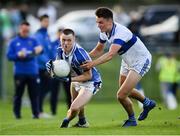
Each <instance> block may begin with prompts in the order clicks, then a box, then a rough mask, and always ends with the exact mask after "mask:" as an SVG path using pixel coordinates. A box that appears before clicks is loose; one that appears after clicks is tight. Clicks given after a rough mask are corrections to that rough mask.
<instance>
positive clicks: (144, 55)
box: [120, 38, 152, 77]
mask: <svg viewBox="0 0 180 136" xmlns="http://www.w3.org/2000/svg"><path fill="white" fill-rule="evenodd" d="M151 61H152V56H151V54H150V52H149V51H148V50H147V48H146V47H145V45H144V44H143V43H142V41H141V40H140V39H139V38H137V42H136V43H135V44H134V45H133V46H132V47H131V48H130V49H129V50H128V51H127V52H126V53H124V54H123V55H122V62H121V70H120V74H121V75H124V76H127V74H128V73H129V70H134V71H136V72H137V73H138V74H139V75H140V76H141V77H143V76H144V75H145V74H146V73H147V72H148V71H149V69H150V67H151Z"/></svg>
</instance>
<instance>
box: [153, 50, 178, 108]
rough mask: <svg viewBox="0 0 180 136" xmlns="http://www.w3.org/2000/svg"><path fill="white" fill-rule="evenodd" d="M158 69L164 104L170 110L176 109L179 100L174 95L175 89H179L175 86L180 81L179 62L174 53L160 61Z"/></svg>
mask: <svg viewBox="0 0 180 136" xmlns="http://www.w3.org/2000/svg"><path fill="white" fill-rule="evenodd" d="M156 69H157V70H158V71H159V81H160V87H161V93H162V97H163V100H164V103H165V105H166V106H167V108H168V109H170V110H173V109H176V108H177V100H176V96H175V93H174V92H176V90H174V89H177V88H175V84H176V83H177V81H178V80H179V62H178V61H177V60H176V58H175V56H174V55H173V54H172V53H166V54H165V55H164V56H161V57H160V58H159V59H158V61H157V64H156Z"/></svg>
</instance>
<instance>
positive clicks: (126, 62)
mask: <svg viewBox="0 0 180 136" xmlns="http://www.w3.org/2000/svg"><path fill="white" fill-rule="evenodd" d="M95 14H96V23H97V25H98V27H99V29H100V31H101V32H100V37H99V42H98V44H97V46H96V47H95V48H94V49H93V50H92V51H91V52H90V53H89V54H90V56H91V57H98V58H97V59H95V60H93V61H90V62H87V63H85V64H83V65H82V66H81V67H82V68H84V69H90V68H92V67H94V66H97V65H99V64H102V63H105V62H108V61H110V60H111V59H112V58H113V56H115V55H116V54H119V55H121V56H122V63H121V70H120V76H119V86H120V88H119V90H118V92H117V99H118V101H119V102H120V103H121V104H122V106H123V107H124V109H125V110H126V112H127V114H128V119H127V120H126V121H125V123H124V124H123V127H129V126H136V125H137V122H136V118H135V115H134V110H133V105H132V101H131V100H130V97H131V98H134V99H137V100H139V101H140V102H142V103H143V111H142V113H141V114H140V116H139V118H138V120H139V121H141V120H144V119H145V118H146V117H147V116H148V113H149V111H151V110H152V109H153V108H154V107H155V106H156V103H155V102H154V101H153V100H150V99H149V98H147V97H145V96H143V95H141V94H140V93H139V92H138V91H137V90H136V89H134V87H135V86H136V84H137V83H138V82H139V81H140V80H141V78H142V77H143V76H144V75H145V74H146V73H147V72H148V71H149V69H150V66H151V59H152V57H151V54H150V52H149V51H148V50H147V48H146V47H145V45H144V44H143V43H142V41H141V40H140V39H139V38H138V37H137V36H135V35H133V34H132V32H131V31H130V30H129V29H128V28H126V27H124V26H122V25H120V24H118V23H116V22H114V21H113V13H112V11H111V10H110V9H108V8H106V7H100V8H98V9H97V10H96V12H95ZM106 41H107V42H109V43H110V44H111V45H110V48H109V51H108V52H107V53H105V54H103V49H104V43H105V42H106Z"/></svg>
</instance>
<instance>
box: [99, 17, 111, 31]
mask: <svg viewBox="0 0 180 136" xmlns="http://www.w3.org/2000/svg"><path fill="white" fill-rule="evenodd" d="M96 23H97V26H98V27H99V29H100V30H101V32H109V31H111V25H112V20H111V19H105V18H103V17H96Z"/></svg>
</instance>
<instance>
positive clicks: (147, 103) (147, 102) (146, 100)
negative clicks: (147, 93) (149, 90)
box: [143, 97, 151, 107]
mask: <svg viewBox="0 0 180 136" xmlns="http://www.w3.org/2000/svg"><path fill="white" fill-rule="evenodd" d="M150 102H151V101H150V100H149V98H147V97H146V98H145V99H144V102H143V106H144V107H146V106H148V105H149V104H150Z"/></svg>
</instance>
